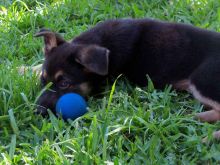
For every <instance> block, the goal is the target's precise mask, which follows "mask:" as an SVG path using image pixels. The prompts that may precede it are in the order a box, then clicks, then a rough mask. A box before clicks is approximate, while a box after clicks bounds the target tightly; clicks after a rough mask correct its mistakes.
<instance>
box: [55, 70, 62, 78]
mask: <svg viewBox="0 0 220 165" xmlns="http://www.w3.org/2000/svg"><path fill="white" fill-rule="evenodd" d="M62 75H63V71H62V70H59V71H58V72H57V73H56V74H55V76H54V78H55V80H57V79H58V77H59V76H62Z"/></svg>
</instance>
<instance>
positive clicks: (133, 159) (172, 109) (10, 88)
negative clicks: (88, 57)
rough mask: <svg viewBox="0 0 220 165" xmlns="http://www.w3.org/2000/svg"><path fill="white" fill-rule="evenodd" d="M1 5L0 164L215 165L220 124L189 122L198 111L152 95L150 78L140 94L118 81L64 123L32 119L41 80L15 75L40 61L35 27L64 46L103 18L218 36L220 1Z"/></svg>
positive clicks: (184, 97)
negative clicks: (178, 25)
mask: <svg viewBox="0 0 220 165" xmlns="http://www.w3.org/2000/svg"><path fill="white" fill-rule="evenodd" d="M0 5H1V7H0V25H1V26H0V77H1V78H0V162H1V163H0V164H42V165H44V164H107V163H110V162H112V163H114V164H116V165H117V164H219V163H220V144H219V142H218V141H215V140H212V138H211V134H212V132H213V131H215V130H218V129H220V123H216V124H213V125H212V124H208V123H201V122H198V121H196V120H194V119H193V116H194V114H195V113H198V112H200V111H202V110H203V107H202V105H201V104H199V103H198V102H197V101H196V100H194V99H193V98H192V97H191V96H190V95H189V94H187V93H179V92H176V91H174V90H172V89H171V88H170V87H169V86H167V87H166V88H165V89H164V90H156V89H154V87H153V84H152V83H151V81H150V80H149V83H148V85H147V87H146V88H138V87H134V86H131V85H130V84H129V82H127V81H126V80H125V78H124V77H123V75H122V76H121V77H120V78H119V79H118V81H117V83H116V85H115V86H112V87H111V86H109V87H107V88H106V93H105V94H104V96H103V97H102V98H99V99H98V98H90V100H89V107H90V109H89V113H87V114H86V115H85V116H83V117H80V118H78V119H77V120H75V121H68V122H63V121H62V120H58V119H57V118H55V117H54V116H53V115H52V114H51V115H50V117H49V119H43V118H42V117H40V116H35V115H34V114H33V109H34V103H35V100H36V96H37V95H38V94H39V93H40V88H39V80H38V79H37V77H36V76H35V75H33V74H32V73H31V72H27V73H26V74H25V75H19V74H18V72H17V67H19V66H21V65H24V64H25V65H29V66H32V65H35V64H38V63H40V62H41V61H42V59H43V53H42V49H41V47H42V40H39V39H36V38H34V37H33V35H34V33H35V32H37V31H38V30H39V28H41V27H46V28H50V29H52V30H54V31H57V32H60V33H61V34H62V35H63V36H64V37H65V38H66V39H68V40H69V39H71V38H72V37H74V36H77V35H78V34H80V33H81V32H83V31H85V30H86V29H88V28H90V27H92V26H94V25H95V24H96V23H97V22H99V21H104V20H106V19H109V18H125V17H133V18H143V17H151V18H155V19H161V20H169V21H173V22H183V23H188V24H193V25H196V26H198V27H202V28H207V29H211V30H215V31H220V2H219V1H217V0H185V1H178V0H170V1H165V0H164V1H161V0H141V1H139V0H133V1H131V0H117V1H116V0H115V1H114V0H107V1H99V0H80V1H78V0H38V1H30V0H23V1H21V0H17V1H13V0H3V1H1V2H0ZM198 42H199V41H198ZM111 89H112V90H111ZM110 91H112V92H110ZM206 136H208V139H209V140H208V142H207V143H202V142H201V141H202V139H203V138H204V137H206Z"/></svg>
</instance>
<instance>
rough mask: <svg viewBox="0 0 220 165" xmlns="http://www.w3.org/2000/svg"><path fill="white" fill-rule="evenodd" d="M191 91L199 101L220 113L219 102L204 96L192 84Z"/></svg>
mask: <svg viewBox="0 0 220 165" xmlns="http://www.w3.org/2000/svg"><path fill="white" fill-rule="evenodd" d="M189 91H190V92H191V93H192V94H193V96H194V97H195V98H196V99H197V100H199V101H200V102H201V103H203V104H205V105H207V106H210V107H212V108H213V109H214V110H216V111H219V112H220V103H218V102H217V101H214V100H212V99H210V98H208V97H205V96H203V95H202V94H201V93H200V92H199V91H198V90H197V88H196V87H195V85H193V84H190V86H189Z"/></svg>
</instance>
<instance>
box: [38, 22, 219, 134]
mask: <svg viewBox="0 0 220 165" xmlns="http://www.w3.org/2000/svg"><path fill="white" fill-rule="evenodd" d="M36 36H42V37H44V41H45V62H44V64H43V69H42V76H41V80H42V84H43V85H46V84H47V83H49V82H52V83H53V85H52V87H51V90H48V91H45V92H44V93H43V94H42V96H41V97H40V98H39V100H38V104H39V105H40V106H39V108H38V112H39V113H42V114H45V113H46V109H47V108H49V109H51V110H52V111H54V108H55V104H56V101H57V99H58V98H59V97H60V96H61V95H63V94H65V93H67V92H77V93H80V94H81V95H84V96H88V95H89V94H90V93H91V92H95V91H97V89H98V88H100V85H101V84H102V83H103V80H105V79H106V78H107V77H109V76H117V75H119V74H121V73H123V74H124V75H125V76H126V77H127V78H128V79H129V80H130V81H132V82H134V83H135V84H137V85H139V86H146V85H147V78H146V75H149V76H150V78H151V79H152V80H153V82H154V84H155V86H156V87H158V88H161V87H164V86H165V85H166V84H172V85H173V86H174V87H176V88H179V89H184V90H187V91H189V92H191V93H192V94H193V95H194V97H195V98H196V99H198V100H199V101H201V102H202V103H204V104H205V105H208V106H209V107H210V111H207V112H204V113H200V114H198V117H199V118H200V119H201V120H203V121H208V122H214V121H217V120H220V33H216V32H212V31H207V30H203V29H199V28H196V27H193V26H189V25H184V24H176V23H167V22H161V21H155V20H150V19H120V20H109V21H105V22H103V23H99V24H98V25H97V26H95V27H94V28H92V29H90V30H88V31H86V32H84V33H82V34H81V35H79V36H78V37H76V38H74V39H73V40H72V41H71V42H66V41H65V40H64V39H63V38H61V37H60V36H59V35H58V34H56V33H53V32H51V31H48V30H41V31H40V32H39V33H37V34H36ZM216 136H218V134H216Z"/></svg>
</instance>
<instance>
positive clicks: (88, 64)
mask: <svg viewBox="0 0 220 165" xmlns="http://www.w3.org/2000/svg"><path fill="white" fill-rule="evenodd" d="M75 60H76V62H78V63H80V64H81V65H83V66H84V67H85V68H87V69H88V70H89V71H91V72H93V73H96V74H99V75H102V76H105V75H107V74H108V64H109V50H108V49H106V48H104V47H100V46H96V45H91V46H86V47H83V48H82V49H81V50H80V51H79V52H78V53H77V55H76V57H75Z"/></svg>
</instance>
